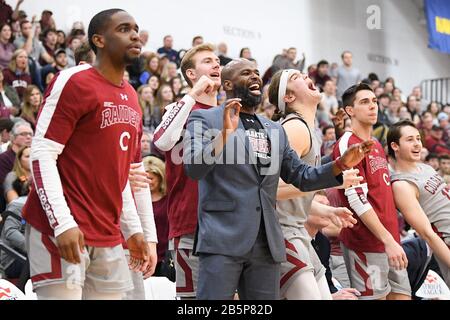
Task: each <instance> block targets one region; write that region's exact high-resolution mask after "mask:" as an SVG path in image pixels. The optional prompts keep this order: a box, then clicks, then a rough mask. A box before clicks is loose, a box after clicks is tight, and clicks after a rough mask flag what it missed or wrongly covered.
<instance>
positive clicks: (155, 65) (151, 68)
mask: <svg viewBox="0 0 450 320" xmlns="http://www.w3.org/2000/svg"><path fill="white" fill-rule="evenodd" d="M159 60H160V59H159V56H158V55H157V54H156V53H154V52H151V53H150V54H148V55H147V56H146V57H145V60H144V71H143V72H142V73H141V75H140V76H139V81H140V83H141V84H146V83H147V82H148V80H149V79H150V77H151V76H153V75H155V76H157V77H159V75H160V74H161V68H160V64H159Z"/></svg>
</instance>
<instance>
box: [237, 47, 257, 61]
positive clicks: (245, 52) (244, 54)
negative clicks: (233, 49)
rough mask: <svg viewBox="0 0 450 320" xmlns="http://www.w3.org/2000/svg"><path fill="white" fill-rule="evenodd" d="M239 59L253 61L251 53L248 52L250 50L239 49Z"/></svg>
mask: <svg viewBox="0 0 450 320" xmlns="http://www.w3.org/2000/svg"><path fill="white" fill-rule="evenodd" d="M239 58H244V59H247V60H251V61H254V59H253V58H252V52H251V51H250V48H247V47H245V48H242V49H241V51H240V52H239Z"/></svg>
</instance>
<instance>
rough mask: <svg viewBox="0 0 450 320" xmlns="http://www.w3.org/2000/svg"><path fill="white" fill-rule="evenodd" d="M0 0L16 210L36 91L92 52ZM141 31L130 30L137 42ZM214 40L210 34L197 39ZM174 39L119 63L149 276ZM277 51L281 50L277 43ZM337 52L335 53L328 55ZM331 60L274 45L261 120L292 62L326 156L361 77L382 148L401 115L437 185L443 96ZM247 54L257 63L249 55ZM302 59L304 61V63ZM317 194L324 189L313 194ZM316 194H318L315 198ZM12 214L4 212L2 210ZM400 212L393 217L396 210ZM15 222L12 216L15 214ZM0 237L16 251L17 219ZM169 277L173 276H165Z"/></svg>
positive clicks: (221, 48)
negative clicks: (135, 103) (151, 217)
mask: <svg viewBox="0 0 450 320" xmlns="http://www.w3.org/2000/svg"><path fill="white" fill-rule="evenodd" d="M22 2H23V0H20V1H18V2H17V6H16V8H14V9H13V8H11V7H9V6H8V5H7V4H6V3H5V2H4V1H3V0H2V1H1V3H0V12H1V14H0V70H1V72H0V138H1V141H0V147H1V154H0V212H5V211H13V212H15V213H17V215H18V216H20V215H21V208H22V206H23V205H24V203H25V200H26V195H27V193H28V190H29V187H30V185H31V173H30V165H29V161H28V158H29V152H30V145H31V141H32V135H33V131H34V130H35V127H36V118H37V115H38V110H39V107H40V106H41V103H42V101H43V97H44V93H45V90H46V88H47V86H48V85H49V84H50V82H51V80H52V79H53V77H54V76H55V75H56V74H57V73H58V72H59V71H61V70H65V69H67V68H71V67H74V66H75V65H77V64H79V63H92V62H93V60H94V58H95V57H94V54H93V52H91V51H90V48H89V45H88V44H87V42H88V41H87V35H86V34H87V32H86V29H85V27H84V25H83V23H81V22H76V23H74V24H73V27H72V29H71V30H61V29H58V26H57V25H56V23H55V20H54V17H53V13H52V12H51V11H50V10H43V11H42V13H41V16H40V17H37V16H36V15H33V16H31V17H30V15H29V13H27V12H25V11H23V10H20V5H21V3H22ZM148 36H149V35H148V32H147V31H145V30H141V31H140V37H141V42H142V43H143V46H144V47H145V45H146V43H147V42H148ZM207 40H208V42H215V40H218V39H207ZM203 41H204V39H203V37H202V36H195V37H194V38H193V40H192V46H196V45H198V44H201V43H203ZM173 43H174V39H173V37H172V36H170V35H167V36H165V37H164V38H163V39H162V47H161V48H159V49H157V51H156V52H150V51H144V52H142V54H141V57H140V59H139V60H138V61H136V62H135V63H134V64H133V65H130V66H129V67H128V68H127V72H126V74H125V76H124V80H125V81H129V83H130V84H131V85H132V86H133V87H134V88H135V89H136V92H137V94H138V97H139V103H140V106H141V108H142V113H143V125H144V129H145V130H144V134H143V136H142V140H141V146H142V156H143V159H144V165H145V169H146V171H147V173H148V174H149V177H150V180H151V181H152V183H151V185H150V188H151V193H152V201H153V209H154V213H155V221H156V225H157V230H158V242H159V243H158V261H159V265H158V267H157V270H156V275H166V276H169V274H170V273H171V271H170V270H169V271H168V270H167V268H166V267H167V266H166V262H167V261H166V260H168V259H169V258H168V256H167V254H166V251H167V244H168V239H167V234H168V226H167V224H168V221H167V213H166V210H167V198H166V187H165V169H164V160H165V159H164V153H163V152H160V151H159V150H158V149H157V148H156V147H155V146H154V144H153V143H152V139H153V133H154V131H155V129H156V128H157V127H158V125H159V124H160V122H161V120H162V116H163V114H164V112H165V107H166V106H167V105H169V104H171V103H172V102H175V101H179V100H180V99H181V98H182V97H183V96H184V95H185V94H186V93H187V92H188V91H189V89H188V84H187V82H186V80H185V79H184V78H183V77H182V75H181V72H180V70H179V67H180V61H181V59H182V57H183V54H184V53H185V52H186V51H185V50H180V51H177V50H176V48H174V46H173ZM280 49H281V48H280ZM216 54H217V56H218V57H219V58H220V63H221V65H222V66H223V65H226V64H227V63H229V62H230V61H231V60H232V59H233V58H238V57H231V56H228V54H227V45H226V43H223V42H220V43H219V42H218V43H217V44H216ZM239 57H240V58H245V59H248V60H253V61H254V60H255V59H253V58H252V53H251V49H250V48H242V50H241V51H240V55H239ZM338 59H339V57H336V61H337V60H338ZM340 59H341V61H340V62H339V63H337V62H336V61H330V62H329V61H326V60H320V61H318V62H317V63H315V62H313V61H308V57H305V55H304V54H303V55H302V56H301V57H300V58H299V54H298V52H297V48H286V49H281V50H280V54H278V55H276V56H275V57H274V58H273V63H272V65H271V66H270V67H269V68H268V69H267V70H261V74H262V75H263V77H262V78H263V82H264V85H265V86H264V99H263V102H262V103H261V105H260V106H259V108H258V113H259V114H261V115H264V116H266V117H268V118H273V117H276V113H277V108H276V107H275V106H274V105H272V104H271V103H270V102H269V98H268V92H267V91H268V90H267V89H268V85H269V83H270V79H271V77H272V75H273V74H275V73H276V72H277V71H278V70H280V69H297V70H300V71H301V72H306V73H307V74H308V75H309V77H310V78H311V79H312V80H313V81H314V83H315V85H316V86H317V87H318V88H319V89H320V91H321V92H322V101H321V102H320V104H319V105H318V112H317V117H316V123H317V129H318V131H317V134H318V135H319V136H321V137H322V149H321V152H322V156H323V157H326V156H330V154H331V152H332V150H333V146H334V143H335V142H336V140H337V139H338V138H339V137H340V136H341V135H342V133H343V132H344V131H346V130H349V128H350V123H349V121H350V120H349V119H348V117H347V116H346V115H345V113H344V112H342V111H339V110H342V107H343V105H342V99H341V96H342V94H343V92H344V91H345V89H347V88H348V87H350V86H351V85H354V84H356V83H359V82H365V83H367V84H368V85H369V86H370V87H371V88H372V89H373V91H374V92H375V95H376V96H377V98H378V106H379V110H378V121H377V124H376V125H375V126H374V137H375V138H376V139H377V140H378V141H380V142H381V144H382V145H383V147H386V136H387V132H388V130H389V127H390V126H391V125H392V124H394V123H396V122H398V121H399V120H404V119H410V120H412V121H413V122H414V123H415V124H416V126H417V128H419V129H420V133H421V135H422V141H423V144H424V147H425V148H424V149H423V153H422V159H423V162H425V163H428V164H429V165H431V166H432V167H433V168H434V169H435V170H436V171H437V172H438V173H439V174H440V175H441V176H442V177H443V178H444V179H445V181H446V182H447V183H449V182H450V123H449V117H450V104H443V103H442V102H441V101H427V100H425V99H424V98H423V96H422V92H421V87H420V86H416V87H414V88H413V89H412V91H411V92H407V91H403V90H402V89H401V88H402V84H401V83H397V82H396V80H395V79H394V78H393V77H388V78H387V79H380V78H379V76H377V74H376V71H377V70H373V71H374V72H373V73H370V74H368V75H364V74H362V73H361V72H360V71H359V70H358V68H357V66H354V65H353V61H352V59H353V57H352V53H351V52H350V51H344V52H343V53H342V56H341V57H340ZM256 62H257V61H256ZM307 62H308V63H309V64H306V63H307ZM416 80H417V83H418V84H419V83H420V81H421V79H420V77H418V78H417V79H416ZM217 100H218V104H219V105H220V104H222V103H223V102H224V101H225V93H224V91H223V90H222V89H221V90H219V91H218V93H217ZM321 196H324V197H326V195H321ZM324 201H325V200H324ZM0 219H1V218H0ZM10 219H13V218H10ZM399 219H400V220H401V216H399ZM19 222H20V221H19ZM0 223H3V224H4V228H3V230H2V234H1V239H2V241H4V242H5V243H8V244H9V245H11V246H12V247H14V248H15V249H16V250H18V251H19V252H22V253H24V254H26V252H24V251H25V245H24V236H23V225H22V223H17V221H15V223H5V221H2V222H0ZM400 226H401V228H402V230H401V234H402V235H403V236H404V237H407V236H408V226H407V225H405V224H404V223H402V224H400ZM0 265H1V266H2V267H1V268H2V270H3V272H4V273H5V274H6V276H7V277H11V278H17V277H18V276H19V275H20V272H21V269H22V267H23V265H21V264H20V263H18V262H16V261H14V260H11V259H10V258H7V257H6V256H4V255H2V256H0ZM170 276H171V277H172V276H173V275H170Z"/></svg>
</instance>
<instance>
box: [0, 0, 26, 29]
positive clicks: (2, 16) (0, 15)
mask: <svg viewBox="0 0 450 320" xmlns="http://www.w3.org/2000/svg"><path fill="white" fill-rule="evenodd" d="M23 1H24V0H17V4H16V7H15V8H14V11H13V9H12V8H11V6H10V5H9V4H7V3H6V1H5V0H0V24H3V23H11V22H13V21H15V20H17V19H18V18H19V7H20V5H21V4H22V3H23Z"/></svg>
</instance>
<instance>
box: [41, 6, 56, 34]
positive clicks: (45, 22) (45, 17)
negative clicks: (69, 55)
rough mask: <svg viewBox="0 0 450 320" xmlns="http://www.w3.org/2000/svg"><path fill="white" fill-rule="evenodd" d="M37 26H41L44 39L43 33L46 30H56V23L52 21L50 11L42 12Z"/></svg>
mask: <svg viewBox="0 0 450 320" xmlns="http://www.w3.org/2000/svg"><path fill="white" fill-rule="evenodd" d="M39 24H40V25H41V30H42V32H44V37H45V32H46V31H47V30H49V29H56V23H55V20H54V19H53V12H51V11H50V10H44V11H42V13H41V20H39Z"/></svg>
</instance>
